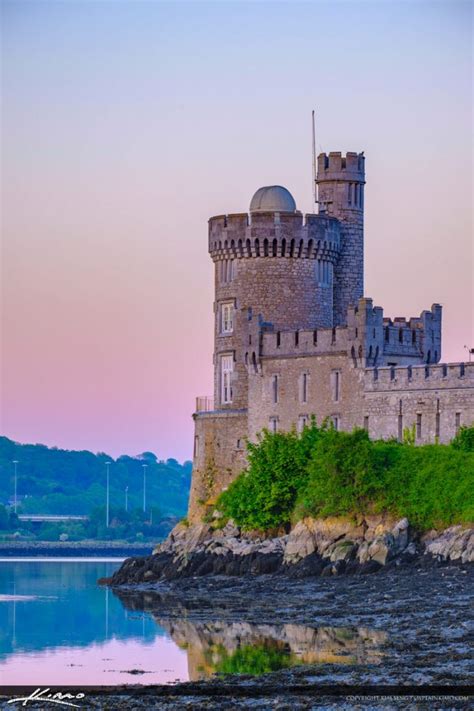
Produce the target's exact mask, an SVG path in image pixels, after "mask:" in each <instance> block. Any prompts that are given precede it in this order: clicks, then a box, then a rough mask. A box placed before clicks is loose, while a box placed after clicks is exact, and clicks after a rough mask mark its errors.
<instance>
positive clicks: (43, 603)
mask: <svg viewBox="0 0 474 711" xmlns="http://www.w3.org/2000/svg"><path fill="white" fill-rule="evenodd" d="M118 565H119V561H117V560H114V561H110V560H101V559H49V560H48V559H30V560H28V559H21V560H12V559H9V560H0V684H8V685H14V684H32V685H33V684H37V685H39V686H40V685H41V686H45V685H52V684H56V685H62V684H68V685H71V686H72V685H78V686H80V685H88V684H100V685H116V684H123V683H134V684H136V683H141V684H156V683H160V684H167V683H173V682H175V681H187V680H190V679H193V680H194V679H200V678H205V677H208V676H210V675H212V674H215V673H229V672H233V673H254V674H258V673H262V672H266V671H273V670H277V669H281V668H285V667H289V666H294V665H296V664H318V663H337V664H360V663H366V662H371V663H378V662H379V661H380V659H381V655H382V652H381V651H380V649H379V648H380V647H381V646H382V645H383V644H384V643H385V641H386V636H385V634H384V633H383V632H377V631H373V630H367V629H362V628H330V627H321V628H318V629H316V628H311V627H306V626H303V625H291V624H289V625H251V624H247V623H242V622H236V623H232V622H223V621H219V620H209V621H207V622H205V623H204V622H192V621H190V620H189V619H188V618H187V617H182V618H179V617H174V616H173V617H172V618H169V617H168V618H167V617H166V616H163V617H162V616H161V615H159V614H156V613H155V614H154V616H152V615H151V614H149V613H142V612H136V611H130V610H127V609H126V608H125V607H124V606H123V605H122V603H121V602H120V600H119V599H118V598H117V597H116V596H115V595H113V594H112V593H111V592H110V591H109V590H108V588H102V587H98V586H97V584H96V581H97V579H98V578H100V577H104V576H109V575H110V574H111V573H112V571H113V570H115V569H116V568H117V567H118Z"/></svg>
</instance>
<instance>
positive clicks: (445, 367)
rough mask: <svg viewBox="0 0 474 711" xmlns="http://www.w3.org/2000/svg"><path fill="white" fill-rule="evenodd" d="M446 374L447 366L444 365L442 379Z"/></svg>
mask: <svg viewBox="0 0 474 711" xmlns="http://www.w3.org/2000/svg"><path fill="white" fill-rule="evenodd" d="M447 374H448V366H447V365H446V364H444V365H443V378H445V377H446V376H447Z"/></svg>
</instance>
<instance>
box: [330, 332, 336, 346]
mask: <svg viewBox="0 0 474 711" xmlns="http://www.w3.org/2000/svg"><path fill="white" fill-rule="evenodd" d="M335 342H336V329H335V328H333V329H332V335H331V345H334V343H335Z"/></svg>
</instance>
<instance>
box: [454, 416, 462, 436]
mask: <svg viewBox="0 0 474 711" xmlns="http://www.w3.org/2000/svg"><path fill="white" fill-rule="evenodd" d="M454 422H455V429H456V434H457V433H458V432H459V429H460V427H461V413H460V412H456V418H455V421H454Z"/></svg>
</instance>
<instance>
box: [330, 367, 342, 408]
mask: <svg viewBox="0 0 474 711" xmlns="http://www.w3.org/2000/svg"><path fill="white" fill-rule="evenodd" d="M331 385H332V399H333V400H334V402H339V398H340V395H341V373H340V371H339V370H333V372H332V373H331Z"/></svg>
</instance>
